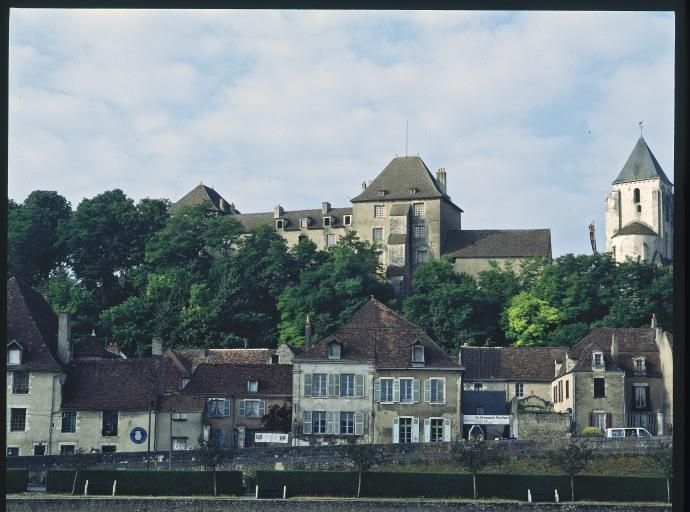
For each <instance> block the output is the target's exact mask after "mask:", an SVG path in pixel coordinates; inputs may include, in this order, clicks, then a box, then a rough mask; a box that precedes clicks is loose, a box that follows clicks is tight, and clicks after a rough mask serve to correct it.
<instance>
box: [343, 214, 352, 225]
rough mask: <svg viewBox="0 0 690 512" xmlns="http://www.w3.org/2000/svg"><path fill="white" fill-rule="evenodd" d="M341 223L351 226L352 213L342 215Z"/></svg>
mask: <svg viewBox="0 0 690 512" xmlns="http://www.w3.org/2000/svg"><path fill="white" fill-rule="evenodd" d="M343 224H344V225H345V226H352V215H343Z"/></svg>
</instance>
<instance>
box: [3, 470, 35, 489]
mask: <svg viewBox="0 0 690 512" xmlns="http://www.w3.org/2000/svg"><path fill="white" fill-rule="evenodd" d="M28 485H29V471H28V470H27V469H8V470H6V473H5V492H7V494H9V493H12V492H25V491H26V488H27V486H28Z"/></svg>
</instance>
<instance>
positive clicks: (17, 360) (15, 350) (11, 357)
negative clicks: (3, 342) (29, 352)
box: [7, 340, 22, 366]
mask: <svg viewBox="0 0 690 512" xmlns="http://www.w3.org/2000/svg"><path fill="white" fill-rule="evenodd" d="M20 364H22V347H21V345H20V344H19V343H17V342H16V341H14V340H12V341H11V342H10V343H8V344H7V366H10V365H13V366H18V365H20Z"/></svg>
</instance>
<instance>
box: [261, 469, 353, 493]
mask: <svg viewBox="0 0 690 512" xmlns="http://www.w3.org/2000/svg"><path fill="white" fill-rule="evenodd" d="M256 485H258V486H259V494H261V488H262V487H263V488H264V489H282V488H283V486H284V485H285V486H287V495H288V496H289V497H293V496H356V495H357V473H353V472H350V471H257V472H256Z"/></svg>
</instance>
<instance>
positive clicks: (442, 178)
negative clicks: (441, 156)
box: [436, 167, 446, 194]
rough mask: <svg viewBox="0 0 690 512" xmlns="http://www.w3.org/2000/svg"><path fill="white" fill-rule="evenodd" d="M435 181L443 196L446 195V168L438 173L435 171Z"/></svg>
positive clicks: (442, 168)
mask: <svg viewBox="0 0 690 512" xmlns="http://www.w3.org/2000/svg"><path fill="white" fill-rule="evenodd" d="M436 180H437V181H438V184H439V186H440V187H441V192H443V193H444V194H445V193H446V168H445V167H441V168H440V169H439V170H438V171H436Z"/></svg>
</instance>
